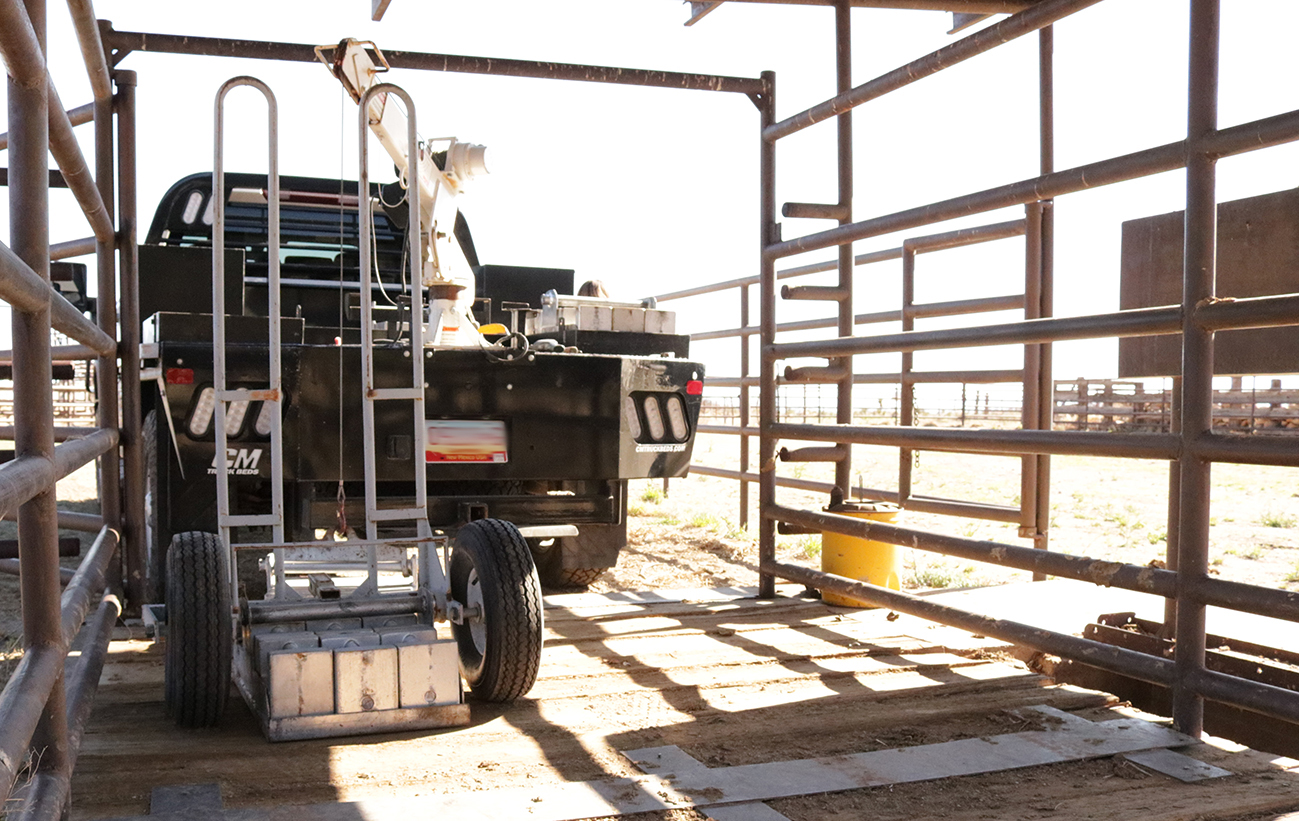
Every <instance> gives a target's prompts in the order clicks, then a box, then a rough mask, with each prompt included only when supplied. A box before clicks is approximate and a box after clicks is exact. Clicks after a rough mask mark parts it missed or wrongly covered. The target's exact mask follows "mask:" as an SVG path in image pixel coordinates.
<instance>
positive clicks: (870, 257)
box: [654, 248, 902, 302]
mask: <svg viewBox="0 0 1299 821" xmlns="http://www.w3.org/2000/svg"><path fill="white" fill-rule="evenodd" d="M901 258H902V249H901V248H885V249H884V250H882V251H870V252H868V253H865V254H858V255H857V256H855V257H853V264H854V265H870V264H872V263H875V262H888V261H889V260H894V259H901ZM838 267H839V261H838V260H830V261H828V262H817V263H813V264H811V265H800V266H799V267H797V268H786V269H785V270H783V271H777V272H776V279H793V278H794V277H802V276H808V275H809V274H823V273H825V272H826V271H833V270H835V269H837V268H838ZM758 282H759V278H758V277H756V276H753V277H740V278H739V279H727V280H723V281H722V282H714V283H713V284H711V285H700V286H699V287H697V288H686V289H684V290H681V291H672V292H671V293H667V294H663V295H662V296H656V297H654V299H655V300H657V301H659V302H664V301H666V300H669V299H685V298H686V297H691V296H702V295H704V294H715V293H717V292H719V291H727V290H730V289H731V288H742V287H744V286H746V285H757V284H758Z"/></svg>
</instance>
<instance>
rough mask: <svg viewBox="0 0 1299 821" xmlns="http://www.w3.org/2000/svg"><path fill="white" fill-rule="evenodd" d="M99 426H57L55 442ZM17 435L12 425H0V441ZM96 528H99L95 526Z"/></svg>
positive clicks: (74, 437)
mask: <svg viewBox="0 0 1299 821" xmlns="http://www.w3.org/2000/svg"><path fill="white" fill-rule="evenodd" d="M98 430H99V428H86V427H75V428H73V427H66V428H65V427H58V428H55V429H54V441H55V442H69V441H71V440H73V439H84V438H85V437H87V436H89V435H90V434H92V433H95V432H96V431H98ZM16 435H17V429H16V428H15V427H14V426H13V425H0V441H13V438H14V437H15V436H16ZM95 529H96V530H98V529H99V528H95Z"/></svg>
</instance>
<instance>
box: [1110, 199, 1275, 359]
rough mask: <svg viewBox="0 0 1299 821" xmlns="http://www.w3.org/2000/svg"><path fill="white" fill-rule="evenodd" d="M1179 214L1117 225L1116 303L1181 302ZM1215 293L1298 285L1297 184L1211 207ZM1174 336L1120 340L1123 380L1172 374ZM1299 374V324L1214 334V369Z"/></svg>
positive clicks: (1176, 350) (1177, 351)
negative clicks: (1119, 263) (1120, 238)
mask: <svg viewBox="0 0 1299 821" xmlns="http://www.w3.org/2000/svg"><path fill="white" fill-rule="evenodd" d="M1183 214H1184V212H1182V211H1175V212H1173V213H1171V214H1161V215H1159V216H1154V217H1145V218H1142V219H1137V220H1129V221H1128V222H1125V223H1123V257H1122V268H1121V279H1120V284H1119V306H1120V307H1121V308H1122V309H1124V310H1128V309H1130V308H1149V307H1155V306H1160V305H1180V304H1181V302H1182V246H1183V242H1184V238H1183V227H1182V226H1183V224H1184V217H1183ZM1217 268H1218V278H1217V295H1218V296H1219V297H1237V298H1239V297H1257V296H1269V295H1272V294H1289V293H1295V292H1297V291H1299V190H1290V191H1278V192H1276V193H1274V194H1265V195H1263V196H1260V197H1250V198H1248V199H1243V200H1234V201H1232V202H1224V203H1222V204H1220V205H1219V206H1218V266H1217ZM1180 365H1181V337H1180V336H1164V337H1145V338H1139V337H1138V338H1130V339H1120V340H1119V377H1120V378H1122V379H1130V378H1139V377H1152V376H1176V375H1178V373H1179V372H1180ZM1295 372H1299V328H1296V327H1289V328H1261V329H1254V330H1241V331H1223V332H1220V333H1218V334H1217V335H1216V336H1215V337H1214V373H1216V374H1219V375H1227V374H1277V373H1295Z"/></svg>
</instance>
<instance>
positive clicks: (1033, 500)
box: [1019, 202, 1046, 582]
mask: <svg viewBox="0 0 1299 821" xmlns="http://www.w3.org/2000/svg"><path fill="white" fill-rule="evenodd" d="M1041 313H1042V204H1041V203H1037V202H1030V203H1029V204H1028V205H1026V206H1024V318H1025V319H1037V318H1038V317H1039V316H1041ZM1041 377H1042V349H1041V346H1040V345H1025V346H1024V378H1023V381H1022V383H1021V387H1022V392H1023V401H1022V402H1021V405H1020V427H1022V428H1024V429H1025V430H1035V429H1037V428H1038V427H1039V426H1040V424H1041V420H1042V402H1043V401H1044V397H1043V396H1042V390H1041ZM1037 468H1038V463H1037V456H1036V455H1035V454H1026V455H1024V456H1021V457H1020V464H1019V537H1020V538H1021V539H1032V540H1033V546H1034V547H1040V546H1041V545H1040V544H1039V543H1038V529H1037V507H1038V506H1037V494H1038V490H1039V488H1038V483H1037ZM1044 579H1046V575H1045V574H1043V573H1034V574H1033V581H1035V582H1040V581H1043V580H1044Z"/></svg>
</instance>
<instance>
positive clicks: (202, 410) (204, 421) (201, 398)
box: [188, 388, 216, 436]
mask: <svg viewBox="0 0 1299 821" xmlns="http://www.w3.org/2000/svg"><path fill="white" fill-rule="evenodd" d="M215 408H216V391H215V390H213V389H212V388H204V389H203V390H201V391H199V394H198V400H197V401H195V402H194V409H193V410H192V411H190V414H189V426H188V427H189V434H190V436H206V435H207V429H208V426H209V425H211V424H212V411H213V410H214V409H215Z"/></svg>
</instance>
